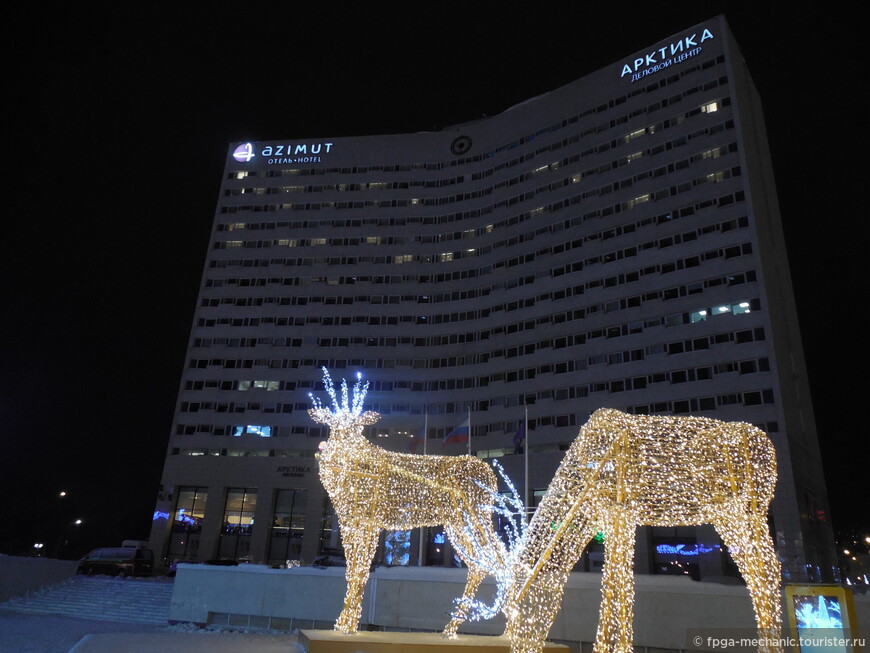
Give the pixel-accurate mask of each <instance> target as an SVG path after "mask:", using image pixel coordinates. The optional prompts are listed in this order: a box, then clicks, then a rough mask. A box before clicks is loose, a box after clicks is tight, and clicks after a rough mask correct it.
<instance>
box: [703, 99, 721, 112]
mask: <svg viewBox="0 0 870 653" xmlns="http://www.w3.org/2000/svg"><path fill="white" fill-rule="evenodd" d="M718 110H719V103H718V102H710V103H709V104H705V105H704V106H702V107H701V111H703V112H704V113H713V112H715V111H718Z"/></svg>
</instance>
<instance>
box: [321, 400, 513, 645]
mask: <svg viewBox="0 0 870 653" xmlns="http://www.w3.org/2000/svg"><path fill="white" fill-rule="evenodd" d="M309 414H310V415H311V417H312V418H313V419H314V420H315V421H317V422H321V423H324V424H327V425H329V426H330V437H329V440H328V441H327V443H326V445H325V447H324V448H323V450H322V452H321V454H320V456H319V461H320V478H321V481H322V482H323V485H324V487H325V488H326V490H327V492H328V493H329V496H330V499H331V500H332V505H333V507H334V508H335V512H336V515H337V516H338V520H339V526H340V528H341V536H342V541H343V543H344V548H345V555H346V559H347V568H346V579H347V594H346V596H345V603H344V609H343V610H342V612H341V615H340V616H339V618H338V620H337V621H336V622H335V628H336V630H340V631H342V632H354V631H356V629H357V626H358V622H359V618H360V614H361V609H362V597H363V591H364V589H365V584H366V581H367V580H368V574H369V568H370V565H371V561H372V558H373V557H374V554H375V550H376V548H377V543H378V536H379V534H380V531H381V530H382V529H385V530H408V529H412V528H418V527H421V526H436V525H443V526H444V529H445V531H446V534H447V536H448V537H449V538H450V540H451V541H452V542H454V543H457V544H458V545H460V546H457V550H458V551H459V552H460V555H462V553H461V551H463V550H464V551H474V550H475V549H476V548H477V547H479V546H480V544H481V543H484V545H485V546H487V547H493V548H492V549H491V551H501V550H503V547H502V545H501V542H500V540H498V537H497V535H496V533H495V529H494V528H493V524H492V513H491V512H490V510H489V507H488V506H489V505H490V504H491V502H492V497H491V493H492V492H495V491H496V490H497V480H496V477H495V474H494V473H493V471H492V470H491V469H490V468H489V466H488V465H487V464H486V463H484V462H483V461H482V460H479V459H477V458H472V457H471V456H420V455H411V454H400V453H395V452H391V451H386V450H384V449H381V448H380V447H376V446H374V445H373V444H371V443H370V442H368V440H366V439H365V437H364V436H363V433H362V430H363V426H364V425H366V424H373V423H374V422H375V421H377V419H378V415H377V414H376V413H371V412H366V413H362V414H360V415H356V416H355V415H352V414H339V415H336V414H335V413H333V412H331V411H329V410H327V409H324V408H315V409H313V410H311V411H309ZM463 561H464V562H465V563H466V565H467V566H468V581H467V583H466V586H465V591H464V593H463V597H462V598H463V601H462V602H460V604H459V606H458V608H457V609H456V610H455V611H454V612H453V614H452V619H451V620H450V622H449V623H448V624H447V626H446V627H445V629H444V634H445V635H447V636H452V635H454V634H455V633H456V629H457V628H458V627H459V624H460V623H462V622H463V621H464V620H465V618H466V616H467V613H468V602H469V601H470V600H471V599H472V598H473V597H474V595H475V593H476V592H477V588H478V586H479V585H480V583H481V581H482V580H483V578H484V577H485V576H486V572H485V571H484V570H483V569H482V568H481V567H480V566H478V565H477V564H476V563H475V562H474V561H473V560H469V559H464V560H463ZM504 564H506V563H504Z"/></svg>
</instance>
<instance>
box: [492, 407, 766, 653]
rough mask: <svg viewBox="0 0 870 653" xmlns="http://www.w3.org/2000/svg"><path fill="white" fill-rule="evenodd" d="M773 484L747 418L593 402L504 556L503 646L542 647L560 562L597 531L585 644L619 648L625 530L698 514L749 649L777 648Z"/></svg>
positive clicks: (629, 541)
mask: <svg viewBox="0 0 870 653" xmlns="http://www.w3.org/2000/svg"><path fill="white" fill-rule="evenodd" d="M775 482H776V458H775V453H774V449H773V445H772V444H771V442H770V440H769V439H768V438H767V436H766V435H765V434H764V433H763V432H762V431H760V430H758V429H756V428H755V427H753V426H751V425H749V424H745V423H742V422H721V421H718V420H714V419H708V418H703V417H653V416H646V415H627V414H625V413H621V412H619V411H616V410H611V409H600V410H597V411H595V413H593V415H592V417H591V418H590V419H589V421H588V422H587V423H586V424H585V425H584V426H583V428H582V429H581V430H580V434H579V436H578V437H577V439H576V440H575V442H574V443H573V445H572V446H571V448H570V449H569V450H568V452H567V453H566V455H565V459H564V460H563V462H562V464H561V466H560V467H559V470H558V471H557V473H556V476H555V477H554V479H553V482H552V483H551V484H550V487H549V489H548V491H547V494H546V496H545V497H544V499H543V501H542V502H541V504H540V505H539V506H538V508H537V511H536V512H535V515H534V517H533V518H532V521H531V523H530V524H529V526H528V529H527V530H526V533H525V539H524V540H523V541H522V542H521V548H520V550H519V551H518V554H517V557H516V558H515V559H514V560H513V562H512V572H511V574H510V579H511V580H510V583H511V586H510V587H509V588H508V590H507V598H506V604H505V614H506V615H507V617H508V623H507V628H506V631H505V632H506V634H507V635H509V637H510V639H511V651H512V652H513V653H539V652H540V651H541V650H542V648H543V645H544V640H545V638H546V637H547V633H548V632H549V630H550V627H551V626H552V624H553V620H554V619H555V617H556V613H557V612H558V611H559V606H560V604H561V601H562V594H563V591H564V585H565V582H566V581H567V579H568V574H569V572H570V571H571V568H572V567H573V566H574V564H575V562H576V561H577V559H578V558H579V557H580V554H581V553H582V552H583V549H584V548H585V547H586V545H587V544H588V543H589V541H590V540H591V539H592V537H593V535H594V534H595V533H596V532H597V531H599V530H603V531H604V534H605V558H604V570H603V578H602V603H601V609H600V616H599V622H598V634H597V636H596V641H595V647H594V649H593V650H594V652H595V653H604V652H605V651H608V652H609V651H614V652H617V653H630V652H631V651H633V650H634V648H633V645H632V606H633V601H634V575H633V571H632V566H633V559H634V540H635V529H636V527H637V526H640V525H648V526H688V525H698V524H706V523H711V524H713V526H714V527H715V528H716V530H717V531H718V533H719V534H720V536H721V537H722V539H723V541H724V542H725V544H726V545H727V546H728V548H729V549H730V552H731V555H732V556H733V557H734V560H735V561H736V563H737V566H738V567H739V569H740V573H741V575H742V576H743V578H744V580H745V581H746V585H747V587H748V589H749V593H750V596H751V599H752V606H753V609H754V611H755V619H756V624H757V626H758V632H759V636H760V637H759V642H760V644H759V651H779V650H781V648H780V645H779V641H778V640H779V636H780V615H779V581H780V567H779V561H778V560H777V557H776V554H775V552H774V549H773V542H772V540H771V537H770V535H769V533H768V527H767V520H766V515H767V508H768V505H769V504H770V501H771V499H772V497H773V489H774V485H775ZM765 642H770V644H769V645H768V644H765Z"/></svg>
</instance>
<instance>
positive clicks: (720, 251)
mask: <svg viewBox="0 0 870 653" xmlns="http://www.w3.org/2000/svg"><path fill="white" fill-rule="evenodd" d="M748 226H749V219H748V218H747V217H745V216H743V217H740V218H734V219H731V220H725V221H723V222H720V223H717V224H715V225H708V226H706V227H703V228H698V229H693V230H691V231H687V232H684V233H681V234H676V235H673V236H667V237H664V238H657V239H654V240H650V241H646V242H643V243H640V244H638V245H631V246H629V247H623V248H620V249H616V250H612V251H610V252H605V253H602V254H596V255H595V256H591V257H588V258H585V259H579V260H576V261H573V262H572V263H571V264H569V265H565V266H561V267H556V268H551V269H550V270H540V271H538V272H536V275H535V276H536V277H541V278H542V277H546V276H550V277H558V276H561V275H562V274H565V273H566V272H577V271H580V270H582V269H584V268H585V267H586V266H591V265H596V264H607V263H612V262H614V261H621V260H626V259H629V258H633V257H635V256H638V255H640V254H641V253H642V252H645V251H647V250H650V249H659V250H661V249H665V248H668V247H672V246H673V245H676V244H682V243H689V242H693V241H697V240H698V238H699V237H703V236H705V235H708V234H714V233H719V234H721V233H726V232H728V231H732V230H734V229H739V228H745V227H748ZM539 231H540V230H539ZM552 231H554V232H555V231H558V229H552ZM617 231H618V232H619V234H620V235H624V234H628V233H631V232H632V231H633V229H631V228H629V227H628V226H625V227H623V228H621V229H619V230H617V229H609V230H607V231H605V232H604V233H596V234H592V235H590V236H586V237H581V238H575V239H573V240H568V241H563V242H561V243H559V244H558V245H551V246H548V247H542V248H539V249H537V250H535V251H532V252H528V251H526V253H524V254H522V255H520V256H516V257H513V258H508V259H502V260H500V261H496V262H494V263H493V264H492V265H491V266H487V267H485V268H478V269H477V270H465V271H464V272H465V273H466V274H467V275H468V276H469V277H477V276H484V275H486V274H489V273H491V272H492V271H494V270H498V269H500V268H511V267H514V266H516V265H520V264H528V263H531V262H532V261H534V260H535V259H536V258H539V257H548V256H553V255H558V254H562V253H564V252H570V251H572V250H577V249H580V248H582V247H584V246H588V245H589V244H591V243H594V242H596V241H598V240H602V239H607V238H611V237H614V236H615V235H616V232H617ZM528 236H529V238H528V240H529V241H530V240H532V239H533V238H534V236H532V235H531V234H528ZM505 242H507V243H509V244H511V245H513V244H518V243H522V242H526V241H524V239H523V238H522V236H520V237H515V238H512V239H510V241H502V243H501V244H504V243H505ZM497 246H499V244H493V245H492V246H485V247H479V248H469V249H467V250H465V251H463V252H446V253H442V254H400V255H392V256H353V257H337V256H336V257H319V258H313V257H307V258H295V259H283V261H282V263H283V265H285V266H289V267H302V266H308V267H311V266H314V265H320V264H326V265H359V264H366V263H369V264H389V263H398V262H402V263H432V262H435V261H438V262H443V261H447V260H453V259H454V258H469V257H472V256H483V255H486V254H489V253H490V252H492V251H493V250H494V249H495V248H496V247H497ZM734 248H735V246H730V247H725V248H722V247H720V248H717V249H714V250H710V251H708V252H704V253H700V254H697V255H695V258H696V259H698V258H700V259H703V260H709V259H714V258H718V257H723V258H726V259H727V258H733V257H734V256H740V255H741V254H744V253H749V252H751V246H750V248H749V251H743V252H741V251H739V250H735V249H734ZM526 249H528V247H526ZM681 260H684V259H681ZM685 260H688V259H685ZM698 263H700V260H699V261H698ZM698 263H695V264H691V263H686V264H685V265H681V264H680V263H679V261H678V262H675V263H674V264H673V265H671V266H670V267H669V266H668V265H667V264H662V267H661V269H660V270H659V272H660V273H661V274H666V273H668V272H673V271H674V270H675V269H682V267H695V265H697V264H698ZM654 272H655V270H653V269H651V268H644V269H643V273H644V274H652V273H654ZM437 276H440V275H437ZM386 278H387V277H378V276H369V275H366V276H361V275H354V276H348V277H337V278H336V277H303V276H299V275H296V276H293V277H283V278H282V277H277V278H270V279H266V278H259V279H251V278H242V279H233V278H228V279H207V280H206V283H205V287H206V288H222V287H224V286H232V285H238V286H241V287H265V286H266V285H281V286H299V285H308V284H310V283H316V282H317V281H316V280H319V281H322V282H325V283H327V284H328V285H356V284H362V283H366V282H369V283H372V282H374V283H378V281H377V280H378V279H381V282H383V279H386ZM523 279H524V281H523V283H522V284H521V283H518V282H517V281H514V280H510V281H505V282H502V283H499V284H493V285H490V286H487V287H485V288H481V289H478V290H475V291H469V292H472V294H471V295H468V296H466V297H462V298H469V299H470V298H474V297H478V296H481V293H483V294H484V295H486V294H489V293H490V292H492V291H493V290H495V289H498V288H502V287H503V288H508V287H516V286H518V285H524V284H525V283H528V281H525V279H526V277H523ZM611 285H612V284H611ZM318 297H321V295H318ZM409 300H410V301H416V302H417V303H436V302H438V301H455V300H456V298H455V297H454V296H453V294H446V295H439V294H435V295H430V294H425V295H419V296H417V297H409V298H407V299H403V300H402V301H409ZM202 301H203V302H205V301H206V300H202ZM324 301H325V298H324ZM297 302H298V300H297ZM342 302H343V303H352V301H351V302H348V301H347V300H346V298H345V297H342ZM376 303H384V302H383V301H381V302H376ZM392 303H398V300H395V301H393V302H392ZM203 305H206V304H203Z"/></svg>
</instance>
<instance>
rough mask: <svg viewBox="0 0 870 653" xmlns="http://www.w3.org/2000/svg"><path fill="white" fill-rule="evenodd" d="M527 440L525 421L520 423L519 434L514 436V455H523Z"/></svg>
mask: <svg viewBox="0 0 870 653" xmlns="http://www.w3.org/2000/svg"><path fill="white" fill-rule="evenodd" d="M525 439H526V421H525V420H523V421H522V422H520V427H519V428H518V429H517V432H516V433H515V434H514V453H522V452H523V446H525V445H524V444H523V441H524V440H525Z"/></svg>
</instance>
